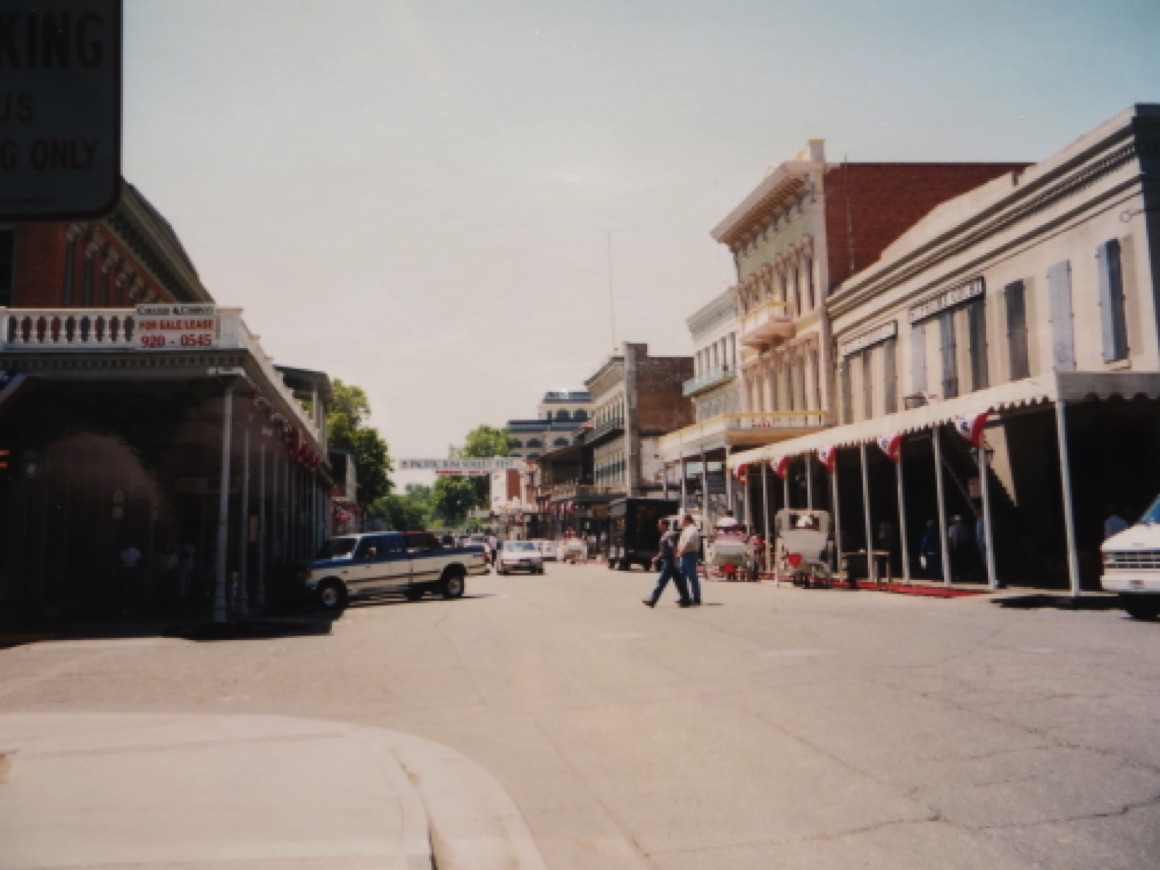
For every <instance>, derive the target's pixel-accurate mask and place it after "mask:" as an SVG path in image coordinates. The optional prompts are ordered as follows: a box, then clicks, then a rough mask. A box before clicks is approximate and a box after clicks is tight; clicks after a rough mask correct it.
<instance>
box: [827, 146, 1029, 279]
mask: <svg viewBox="0 0 1160 870" xmlns="http://www.w3.org/2000/svg"><path fill="white" fill-rule="evenodd" d="M1028 165H1029V164H1027V163H851V164H848V165H842V164H835V165H833V166H832V167H830V168H828V169H827V170H826V174H825V178H824V181H823V187H824V191H825V212H826V237H827V242H828V245H829V269H830V287H829V288H826V290H827V292H828V291H829V289H831V288H833V287H836V286H837V285H838V284H840V283H842V281H844V280H845V279H846V278H848V277H850V275H852V274H854V273H855V272H858V271H859V270H861V269H865V268H866V267H867V266H869V265H871V264H872V263H874V262H875V261H876V260H877V259H878V258H879V257H880V256H881V254H882V251H883V250H884V249H885V248H886V246H887V245H889V244H890V243H891V242H893V241H894V240H895V239H897V238H898V237H899V236H901V235H902V234H903V233H904V232H905V231H906V230H908V229H910V227H912V226H914V224H915V223H917V222H918V220H919V219H920V218H922V217H923V216H924V215H926V214H927V212H929V211H930V210H931V209H932V208H934V207H935V206H937V205H939V204H940V203H943V202H946V201H947V200H948V199H953V198H954V197H956V196H958V195H959V194H962V193H966V192H967V191H969V190H973V189H974V188H976V187H979V186H980V185H983V184H986V183H987V182H988V181H991V180H992V179H994V178H998V177H999V176H1000V175H1004V174H1007V173H1011V172H1017V171H1019V170H1021V169H1023V168H1025V167H1026V166H1028ZM851 240H852V242H853V244H852V245H851V244H850V242H851ZM851 250H852V251H853V264H852V268H851V262H850V261H851Z"/></svg>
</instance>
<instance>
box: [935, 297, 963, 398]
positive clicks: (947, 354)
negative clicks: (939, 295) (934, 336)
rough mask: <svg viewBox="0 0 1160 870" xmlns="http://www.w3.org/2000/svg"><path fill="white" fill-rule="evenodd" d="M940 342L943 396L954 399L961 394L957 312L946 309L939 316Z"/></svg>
mask: <svg viewBox="0 0 1160 870" xmlns="http://www.w3.org/2000/svg"><path fill="white" fill-rule="evenodd" d="M938 327H939V329H938V332H939V343H940V349H941V351H942V397H943V398H944V399H953V398H954V397H955V396H957V395H958V394H959V360H958V347H957V345H956V343H955V312H954V311H953V310H952V311H944V312H943V313H942V314H940V315H939V318H938Z"/></svg>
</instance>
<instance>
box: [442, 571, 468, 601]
mask: <svg viewBox="0 0 1160 870" xmlns="http://www.w3.org/2000/svg"><path fill="white" fill-rule="evenodd" d="M465 588H466V587H465V584H464V582H463V575H462V574H449V575H448V576H447V577H446V578H445V579H444V580H443V597H444V598H462V597H463V592H464V590H465Z"/></svg>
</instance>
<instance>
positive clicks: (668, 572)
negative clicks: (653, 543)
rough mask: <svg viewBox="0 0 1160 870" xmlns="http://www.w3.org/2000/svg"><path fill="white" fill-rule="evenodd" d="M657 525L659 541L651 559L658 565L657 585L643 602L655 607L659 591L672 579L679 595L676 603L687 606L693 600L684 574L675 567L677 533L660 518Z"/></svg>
mask: <svg viewBox="0 0 1160 870" xmlns="http://www.w3.org/2000/svg"><path fill="white" fill-rule="evenodd" d="M657 525H658V527H659V528H660V530H661V542H660V545H659V547H658V548H657V554H656V555H655V556H653V560H652V561H653V564H654V565H659V566H660V574H658V575H657V585H656V588H654V589H653V591H652V595H650V596H649V597H648V598H645V599H644V601H643V603H644V604H645V605H647V606H648V607H656V606H657V601H659V600H660V597H661V593H662V592H664V591H665V587H666V586H667V585H668V584H669V580H672V581H673V583H674V584H675V585H676V587H677V594H678V595H679V596H680V598H678V599H677V604H679V605H680V606H681V607H688V606H689V605H690V604H692V603H693V602H692V599H690V598H689V587H688V584H687V583H686V582H685V576H684V575H683V574H682V573H681V571H680V569H679V568H678V567H677V537H678V536H677V533H676V532H675V531H674V530H673V529H670V528H669V527H668V523H667V522H665V521H664V520H661V521H660V522H659V523H658V524H657Z"/></svg>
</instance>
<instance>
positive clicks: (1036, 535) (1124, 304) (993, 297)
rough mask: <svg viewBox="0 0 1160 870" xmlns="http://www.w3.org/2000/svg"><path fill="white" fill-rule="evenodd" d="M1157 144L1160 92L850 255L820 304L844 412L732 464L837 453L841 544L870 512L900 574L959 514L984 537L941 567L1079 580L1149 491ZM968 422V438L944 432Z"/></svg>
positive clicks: (945, 571) (1157, 328)
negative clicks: (1109, 529)
mask: <svg viewBox="0 0 1160 870" xmlns="http://www.w3.org/2000/svg"><path fill="white" fill-rule="evenodd" d="M1157 154H1160V106H1154V105H1142V106H1134V107H1132V108H1130V109H1128V110H1126V111H1124V112H1121V113H1120V114H1119V115H1117V116H1116V117H1114V118H1112V119H1110V120H1109V121H1108V122H1106V123H1105V124H1102V125H1101V126H1100V127H1098V128H1096V129H1095V130H1092V131H1090V132H1089V133H1087V134H1085V135H1083V136H1082V137H1080V138H1079V139H1077V140H1076V141H1075V142H1073V143H1071V144H1070V145H1068V146H1067V147H1066V148H1064V149H1063V150H1061V151H1060V152H1059V153H1057V154H1055V155H1053V156H1051V157H1049V158H1047V159H1046V160H1044V161H1042V162H1040V163H1037V164H1033V165H1029V166H1025V167H1019V168H1014V169H1012V170H1010V171H1008V172H1005V173H1003V174H1002V175H1001V176H998V177H996V178H994V179H993V180H991V181H989V182H987V183H985V184H982V185H981V186H979V187H977V188H975V189H973V190H971V191H969V192H966V193H964V194H962V195H960V196H958V197H956V198H954V199H951V200H948V201H947V202H946V203H944V204H943V205H940V206H938V207H936V208H934V209H933V210H931V211H930V212H929V213H928V214H926V215H925V216H924V217H923V218H922V219H921V220H919V221H918V222H917V223H916V224H915V225H914V226H913V227H911V228H910V229H908V230H907V231H906V232H905V233H904V234H902V235H901V236H900V237H899V238H897V239H896V240H895V241H893V242H892V243H891V244H890V245H888V246H887V247H886V248H885V249H884V250H883V251H882V252H881V256H880V257H879V258H878V259H877V260H876V261H874V262H865V261H863V260H859V261H858V262H857V266H858V269H859V271H857V272H856V273H853V274H850V275H849V276H848V277H846V278H844V280H843V281H842V283H841V285H840V286H839V287H837V288H836V289H835V291H834V292H833V293H832V295H831V296H830V298H829V300H828V302H827V309H828V314H829V322H830V324H831V329H832V334H833V343H834V346H835V357H836V359H835V362H836V366H835V369H836V371H837V376H838V383H839V388H838V390H837V397H836V398H837V408H838V411H839V414H840V423H841V424H840V425H838V426H835V427H833V428H831V429H827V430H824V431H819V432H817V433H815V434H812V435H805V436H803V437H797V438H794V439H790V440H785V441H781V442H779V443H774V444H770V445H768V446H766V447H764V448H761V449H758V450H754V451H750V452H748V453H744V454H737V455H735V456H733V457H732V458H731V462H732V463H733V464H734V465H739V464H745V463H755V462H760V464H761V466H762V467H764V466H765V464H766V463H767V462H768V461H773V460H778V459H782V458H790V459H792V460H793V461H794V462H795V463H796V465H797V467H798V468H801V467H803V466H804V465H805V464H806V463H807V462H809V461H810V459H809V457H811V456H813V455H815V453H816V451H817V450H819V449H827V450H832V451H836V463H837V464H836V468H837V474H838V481H839V484H840V485H839V502H840V513H841V520H842V523H841V525H842V530H843V538H844V539H845V540H846V541H847V543H848V545H849V548H850V549H857V547H858V546H860V545H861V542H865V541H867V540H870V539H871V538H872V537H873V535H874V530H875V529H877V528H878V527H879V525H880V524H881V523H882V522H887V523H889V524H891V525H892V526H893V527H894V529H896V530H898V531H899V532H900V535H899V538H898V545H899V546H900V547H901V548H902V550H903V551H904V554H905V558H904V559H903V560H902V561H903V565H904V566H905V567H906V568H908V569H916V570H917V566H916V563H917V559H916V555H917V553H916V549H917V546H918V539H919V535H920V532H921V530H922V529H923V528H924V527H925V525H926V524H927V523H928V522H932V523H934V524H936V525H937V526H938V534H939V540H943V541H946V540H947V525H948V521H949V520H950V519H951V518H952V517H953V516H955V515H956V514H957V515H959V516H962V517H963V518H964V520H965V522H966V523H967V524H968V526H969V529H970V534H971V535H972V536H974V535H976V534H977V533H978V532H979V531H981V532H982V533H983V534H982V538H983V542H984V547H983V548H982V551H981V552H979V553H978V555H975V554H974V553H973V552H972V553H969V554H968V557H967V558H966V560H965V564H953V563H952V561H951V560H944V561H943V562H942V564H941V565H940V566H939V571H938V579H941V580H943V582H945V583H948V584H949V583H951V582H953V580H954V579H955V577H956V576H958V577H959V578H964V579H965V578H967V577H971V578H974V579H984V578H985V579H987V580H988V581H989V582H990V583H992V584H998V583H1000V582H1002V583H1008V584H1020V583H1033V584H1036V585H1042V584H1045V583H1046V584H1055V585H1058V586H1060V587H1064V588H1068V589H1070V591H1071V592H1072V594H1075V595H1079V594H1080V592H1081V591H1082V589H1084V588H1095V586H1096V585H1097V583H1098V576H1099V573H1100V562H1099V545H1100V543H1101V540H1102V531H1103V520H1104V519H1105V514H1104V511H1106V510H1107V509H1108V508H1109V507H1112V508H1118V509H1120V510H1124V509H1125V508H1128V507H1133V508H1134V509H1135V510H1137V511H1139V510H1142V509H1143V507H1144V506H1145V505H1146V504H1147V503H1148V502H1150V501H1151V499H1152V498H1153V497H1154V496H1155V494H1156V493H1157V492H1158V491H1160V462H1158V461H1157V453H1156V450H1155V444H1156V443H1157V439H1158V438H1160V412H1158V405H1157V397H1160V301H1158V299H1160V297H1158V290H1160V282H1158V280H1157V275H1158V273H1160V267H1158V265H1157V264H1158V262H1160V231H1158V229H1157V226H1156V220H1155V215H1154V211H1155V209H1156V205H1155V202H1154V200H1155V198H1156V191H1157V189H1160V188H1158V181H1157V179H1158V177H1160V175H1158V173H1160V162H1158V161H1157V158H1156V155H1157ZM839 175H841V173H839ZM855 178H856V176H854V175H851V182H850V189H851V191H853V190H854V189H855V187H856V184H855V181H854V179H855ZM863 183H865V182H863ZM885 236H886V234H885V233H884V234H883V235H882V236H881V238H885ZM983 419H985V421H986V422H985V426H984V427H983V428H982V429H981V434H980V442H979V448H978V449H976V448H974V447H973V446H972V444H971V443H970V442H968V441H966V440H965V439H964V438H961V437H960V436H959V434H955V432H948V431H947V430H948V429H951V428H960V431H961V427H955V426H954V424H955V422H956V421H958V420H963V421H979V420H983ZM979 425H982V424H981V423H980V424H979ZM879 439H885V440H886V442H887V443H888V444H893V445H894V456H893V458H888V456H887V455H886V454H885V453H884V452H883V451H882V450H880V449H879V448H878V446H877V444H878V443H879ZM830 455H835V454H834V453H831V454H830ZM895 460H896V461H895ZM815 464H816V463H815ZM900 475H901V479H902V480H903V481H905V484H906V485H905V486H904V487H900V486H898V481H899V476H900ZM863 479H864V480H866V481H867V483H868V486H867V487H866V488H865V489H864V488H863V487H862V485H861V481H862V480H863ZM826 489H829V487H827V488H826ZM900 490H901V491H902V492H903V496H904V497H903V498H901V499H900V498H899V497H898V495H897V493H898V492H899V491H900ZM827 495H828V493H827ZM907 532H909V535H907V534H906V533H907ZM988 536H989V537H990V542H989V544H988V542H987V538H988ZM976 543H977V542H976ZM972 550H974V547H972Z"/></svg>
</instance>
